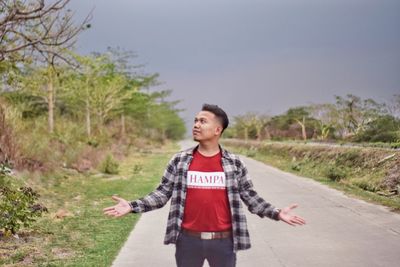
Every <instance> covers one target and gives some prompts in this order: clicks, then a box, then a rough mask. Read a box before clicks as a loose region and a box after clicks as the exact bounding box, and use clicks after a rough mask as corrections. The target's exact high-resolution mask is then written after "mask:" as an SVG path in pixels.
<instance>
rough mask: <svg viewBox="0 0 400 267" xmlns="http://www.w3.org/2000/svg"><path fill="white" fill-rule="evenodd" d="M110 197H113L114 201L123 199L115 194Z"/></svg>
mask: <svg viewBox="0 0 400 267" xmlns="http://www.w3.org/2000/svg"><path fill="white" fill-rule="evenodd" d="M111 198H112V199H114V200H115V201H118V202H119V201H122V200H124V199H122V198H120V197H117V196H115V195H114V196H112V197H111Z"/></svg>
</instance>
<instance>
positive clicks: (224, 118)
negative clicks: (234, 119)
mask: <svg viewBox="0 0 400 267" xmlns="http://www.w3.org/2000/svg"><path fill="white" fill-rule="evenodd" d="M201 110H202V111H208V112H211V113H213V114H214V115H215V117H217V119H218V120H219V121H220V122H221V124H222V132H221V134H222V133H223V132H224V131H225V129H226V128H228V125H229V119H228V115H226V112H225V111H224V110H223V109H222V108H220V107H218V106H217V105H211V104H203V107H202V109H201Z"/></svg>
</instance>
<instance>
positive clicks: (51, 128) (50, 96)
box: [47, 74, 55, 133]
mask: <svg viewBox="0 0 400 267" xmlns="http://www.w3.org/2000/svg"><path fill="white" fill-rule="evenodd" d="M51 75H52V74H49V81H48V83H47V106H48V122H49V133H53V132H54V99H55V97H54V95H55V92H54V85H53V79H52V77H51Z"/></svg>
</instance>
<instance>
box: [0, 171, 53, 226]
mask: <svg viewBox="0 0 400 267" xmlns="http://www.w3.org/2000/svg"><path fill="white" fill-rule="evenodd" d="M0 166H2V167H1V168H0V181H1V183H0V218H1V220H0V229H4V230H5V231H6V233H8V232H11V233H12V234H16V233H17V232H18V230H19V229H20V228H21V226H24V227H29V226H30V225H31V224H32V223H33V222H34V221H35V218H37V217H40V216H42V213H43V212H47V208H46V207H44V206H43V205H41V204H38V203H36V201H37V200H38V199H39V194H38V193H36V192H35V191H34V190H33V189H32V188H30V187H21V188H19V189H14V188H13V186H12V185H11V183H9V181H7V180H8V175H9V170H8V169H7V168H5V167H4V166H3V164H0Z"/></svg>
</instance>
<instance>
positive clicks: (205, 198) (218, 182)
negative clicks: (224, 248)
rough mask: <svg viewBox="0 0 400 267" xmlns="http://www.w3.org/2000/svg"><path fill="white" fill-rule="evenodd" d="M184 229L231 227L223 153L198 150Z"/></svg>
mask: <svg viewBox="0 0 400 267" xmlns="http://www.w3.org/2000/svg"><path fill="white" fill-rule="evenodd" d="M186 179H187V180H186V181H187V193H186V202H185V212H184V216H183V222H182V228H184V229H188V230H192V231H199V232H217V231H226V230H229V229H231V228H232V220H231V212H230V208H229V201H228V195H227V192H226V180H225V173H224V170H223V168H222V163H221V153H218V154H217V155H215V156H212V157H206V156H203V155H202V154H200V152H198V151H197V150H196V151H195V152H194V154H193V160H192V162H191V164H190V166H189V170H188V175H187V178H186Z"/></svg>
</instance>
